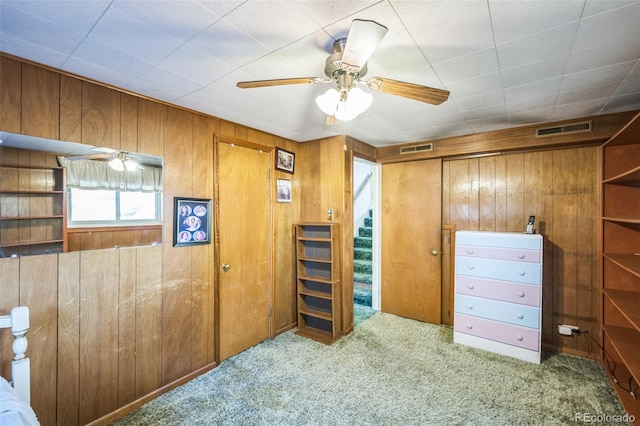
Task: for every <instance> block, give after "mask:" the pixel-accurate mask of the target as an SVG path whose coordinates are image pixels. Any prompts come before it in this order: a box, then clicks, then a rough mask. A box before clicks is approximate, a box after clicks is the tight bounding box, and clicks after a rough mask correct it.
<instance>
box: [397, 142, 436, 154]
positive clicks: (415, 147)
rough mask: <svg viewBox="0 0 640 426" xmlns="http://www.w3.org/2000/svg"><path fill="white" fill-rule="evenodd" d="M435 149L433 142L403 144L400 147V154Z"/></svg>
mask: <svg viewBox="0 0 640 426" xmlns="http://www.w3.org/2000/svg"><path fill="white" fill-rule="evenodd" d="M425 151H433V144H430V143H426V144H423V145H412V146H403V147H402V148H400V154H413V153H415V152H425Z"/></svg>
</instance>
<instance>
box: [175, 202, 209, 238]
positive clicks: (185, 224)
mask: <svg viewBox="0 0 640 426" xmlns="http://www.w3.org/2000/svg"><path fill="white" fill-rule="evenodd" d="M210 243H211V199H206V198H181V197H174V198H173V246H174V247H178V246H193V245H198V244H210Z"/></svg>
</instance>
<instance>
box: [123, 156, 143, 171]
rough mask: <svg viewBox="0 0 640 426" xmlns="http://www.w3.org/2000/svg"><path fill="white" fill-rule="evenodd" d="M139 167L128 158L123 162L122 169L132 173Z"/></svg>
mask: <svg viewBox="0 0 640 426" xmlns="http://www.w3.org/2000/svg"><path fill="white" fill-rule="evenodd" d="M139 166H140V165H139V164H138V163H136V162H135V161H133V160H132V159H130V158H127V159H126V160H125V161H124V168H125V169H127V171H129V172H132V171H134V170H137V169H138V167H139Z"/></svg>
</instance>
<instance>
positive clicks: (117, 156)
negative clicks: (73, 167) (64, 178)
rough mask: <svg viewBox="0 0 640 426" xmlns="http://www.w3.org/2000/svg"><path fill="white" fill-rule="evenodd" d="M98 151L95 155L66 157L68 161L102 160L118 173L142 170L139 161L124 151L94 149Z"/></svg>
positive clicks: (133, 155)
mask: <svg viewBox="0 0 640 426" xmlns="http://www.w3.org/2000/svg"><path fill="white" fill-rule="evenodd" d="M94 149H96V150H98V151H102V152H99V153H96V154H85V155H72V156H69V157H66V159H67V160H69V161H77V160H104V161H107V162H108V163H109V166H110V167H111V168H112V169H114V170H117V171H119V172H121V171H124V170H127V171H133V170H138V169H143V168H144V167H143V166H142V165H141V164H140V162H139V161H136V160H135V157H136V155H135V154H132V153H130V152H125V151H116V150H114V149H111V148H94Z"/></svg>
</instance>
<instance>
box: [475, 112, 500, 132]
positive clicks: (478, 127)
mask: <svg viewBox="0 0 640 426" xmlns="http://www.w3.org/2000/svg"><path fill="white" fill-rule="evenodd" d="M469 126H470V127H471V129H473V133H481V132H491V131H493V130H500V129H505V128H507V127H509V119H508V117H507V114H504V115H497V116H494V117H485V118H479V119H477V120H469Z"/></svg>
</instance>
